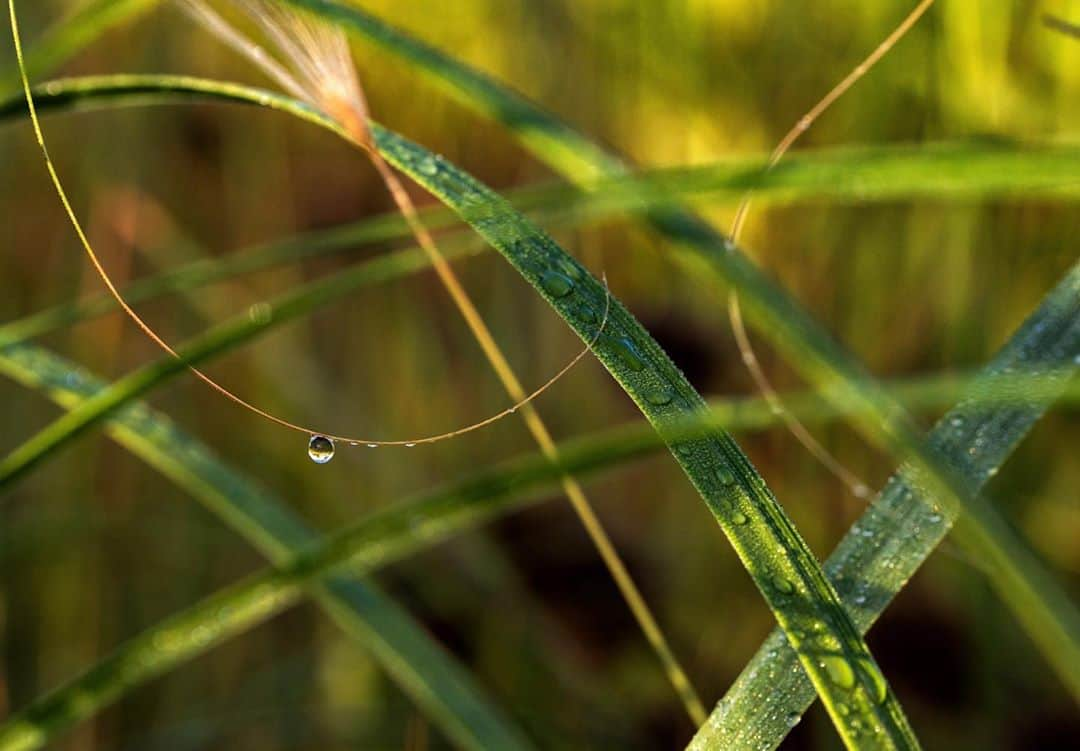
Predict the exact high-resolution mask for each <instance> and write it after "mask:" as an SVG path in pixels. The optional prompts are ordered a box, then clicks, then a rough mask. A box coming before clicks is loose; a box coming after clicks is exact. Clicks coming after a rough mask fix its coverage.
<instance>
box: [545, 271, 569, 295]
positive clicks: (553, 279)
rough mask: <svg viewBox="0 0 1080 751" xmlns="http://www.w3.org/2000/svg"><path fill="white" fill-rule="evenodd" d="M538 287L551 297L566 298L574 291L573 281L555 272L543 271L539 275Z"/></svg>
mask: <svg viewBox="0 0 1080 751" xmlns="http://www.w3.org/2000/svg"><path fill="white" fill-rule="evenodd" d="M540 286H541V287H543V288H544V291H545V292H547V293H548V294H549V295H551V296H552V297H555V298H559V297H566V296H567V295H569V294H570V293H571V292H573V291H574V280H573V279H571V278H570V277H568V276H566V275H565V274H560V273H559V272H557V271H545V272H544V273H543V274H541V275H540Z"/></svg>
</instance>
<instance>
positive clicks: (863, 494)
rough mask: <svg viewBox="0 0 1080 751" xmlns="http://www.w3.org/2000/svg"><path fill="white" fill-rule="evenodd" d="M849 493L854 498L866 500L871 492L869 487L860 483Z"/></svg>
mask: <svg viewBox="0 0 1080 751" xmlns="http://www.w3.org/2000/svg"><path fill="white" fill-rule="evenodd" d="M851 492H852V493H854V494H855V497H856V498H863V499H866V498H869V497H870V492H871V491H870V487H869V486H867V485H864V484H862V483H861V482H860V483H859V484H858V485H856V486H855V487H854V488H852V489H851Z"/></svg>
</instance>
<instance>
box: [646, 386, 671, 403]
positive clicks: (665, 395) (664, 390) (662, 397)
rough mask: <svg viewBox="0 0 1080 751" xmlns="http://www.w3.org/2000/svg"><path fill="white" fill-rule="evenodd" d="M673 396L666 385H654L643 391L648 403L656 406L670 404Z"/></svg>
mask: <svg viewBox="0 0 1080 751" xmlns="http://www.w3.org/2000/svg"><path fill="white" fill-rule="evenodd" d="M673 398H674V395H673V394H672V393H671V389H669V388H668V387H667V386H656V387H654V388H650V389H649V390H648V391H646V392H645V400H646V401H648V402H649V404H654V405H656V406H657V407H663V406H664V405H666V404H671V400H672V399H673Z"/></svg>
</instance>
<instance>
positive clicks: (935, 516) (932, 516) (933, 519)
mask: <svg viewBox="0 0 1080 751" xmlns="http://www.w3.org/2000/svg"><path fill="white" fill-rule="evenodd" d="M926 520H927V521H928V522H930V523H931V524H937V523H938V522H940V521H941V514H930V516H928V517H926Z"/></svg>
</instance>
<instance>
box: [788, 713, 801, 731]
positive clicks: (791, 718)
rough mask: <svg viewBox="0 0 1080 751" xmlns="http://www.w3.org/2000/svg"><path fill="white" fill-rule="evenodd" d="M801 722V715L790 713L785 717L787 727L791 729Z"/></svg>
mask: <svg viewBox="0 0 1080 751" xmlns="http://www.w3.org/2000/svg"><path fill="white" fill-rule="evenodd" d="M801 721H802V715H801V714H799V713H798V712H790V713H789V714H788V716H787V726H788V727H789V728H793V727H795V726H796V725H798V724H799V722H801Z"/></svg>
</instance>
